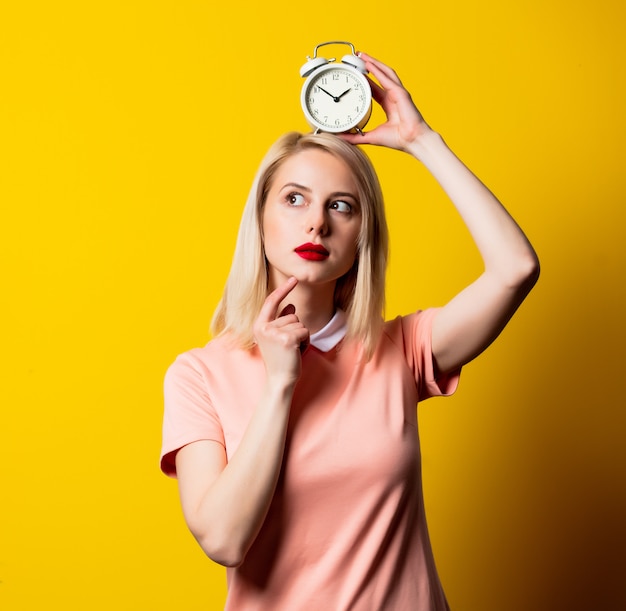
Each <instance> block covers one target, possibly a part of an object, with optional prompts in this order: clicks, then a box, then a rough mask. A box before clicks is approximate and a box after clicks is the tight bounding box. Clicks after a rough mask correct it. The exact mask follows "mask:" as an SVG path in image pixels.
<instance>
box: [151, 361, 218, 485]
mask: <svg viewBox="0 0 626 611" xmlns="http://www.w3.org/2000/svg"><path fill="white" fill-rule="evenodd" d="M163 390H164V400H165V412H164V416H163V443H162V447H161V470H162V471H163V472H164V473H165V474H166V475H169V476H170V477H175V476H176V464H175V458H176V452H177V451H178V450H179V449H180V448H182V447H183V446H185V445H187V444H189V443H192V442H194V441H200V440H204V439H209V440H212V441H217V442H219V443H221V444H222V445H224V433H223V431H222V426H221V423H220V420H219V417H218V415H217V413H216V412H215V409H214V408H213V405H212V403H211V398H210V396H209V394H208V390H207V384H206V372H205V371H204V365H203V364H202V362H201V361H200V360H199V359H197V358H195V357H194V356H193V351H191V352H187V353H185V354H182V355H181V356H179V357H178V358H177V359H176V360H175V361H174V363H173V364H172V365H171V366H170V368H169V369H168V370H167V373H166V375H165V383H164V389H163Z"/></svg>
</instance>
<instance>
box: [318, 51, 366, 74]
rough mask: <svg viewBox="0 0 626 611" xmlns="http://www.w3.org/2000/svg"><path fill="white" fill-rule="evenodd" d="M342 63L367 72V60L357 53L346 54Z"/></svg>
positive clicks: (364, 72)
mask: <svg viewBox="0 0 626 611" xmlns="http://www.w3.org/2000/svg"><path fill="white" fill-rule="evenodd" d="M341 63H343V64H348V66H352V67H353V68H356V69H357V70H358V71H359V72H362V73H363V74H367V68H366V67H365V62H364V61H363V60H362V59H361V58H360V57H358V56H357V55H344V56H343V57H342V58H341ZM316 67H317V66H316Z"/></svg>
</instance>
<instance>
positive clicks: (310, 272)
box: [262, 149, 361, 288]
mask: <svg viewBox="0 0 626 611" xmlns="http://www.w3.org/2000/svg"><path fill="white" fill-rule="evenodd" d="M262 224H263V237H264V246H265V256H266V258H267V261H268V264H269V279H270V288H275V287H276V286H279V285H280V284H282V283H283V282H285V281H286V280H287V278H289V277H290V276H295V277H296V278H297V279H298V280H299V282H300V283H301V284H302V283H309V284H317V285H320V284H329V283H332V285H333V286H334V284H335V283H336V281H337V279H338V278H340V277H341V276H343V275H344V274H346V273H347V272H348V271H349V270H350V268H351V267H352V264H353V263H354V260H355V258H356V254H357V243H358V239H359V233H360V230H361V207H360V203H359V200H358V190H357V185H356V182H355V179H354V176H353V174H352V172H351V170H350V168H349V167H348V165H347V164H346V163H345V162H344V161H343V160H341V159H339V158H338V157H335V156H333V155H331V154H330V153H327V152H325V151H322V150H319V149H308V150H305V151H301V152H299V153H296V154H295V155H293V156H291V157H289V158H288V159H287V160H286V161H284V162H283V164H282V165H281V166H280V167H279V168H278V170H277V172H276V174H275V175H274V178H273V182H272V185H271V188H270V190H269V192H268V194H267V199H266V201H265V206H264V208H263V215H262Z"/></svg>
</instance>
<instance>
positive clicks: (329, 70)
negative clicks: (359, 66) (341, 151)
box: [302, 64, 372, 133]
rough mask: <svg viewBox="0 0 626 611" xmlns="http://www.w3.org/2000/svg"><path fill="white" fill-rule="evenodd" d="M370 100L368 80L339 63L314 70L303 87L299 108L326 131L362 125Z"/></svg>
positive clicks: (368, 112)
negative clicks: (300, 106)
mask: <svg viewBox="0 0 626 611" xmlns="http://www.w3.org/2000/svg"><path fill="white" fill-rule="evenodd" d="M371 102H372V93H371V89H370V85H369V83H368V82H367V79H366V78H365V77H364V76H363V75H362V74H360V73H358V72H356V71H355V70H353V69H351V68H347V67H343V66H341V65H340V64H339V65H336V66H325V67H323V68H321V69H318V70H316V71H315V72H314V73H313V74H311V76H309V78H308V79H307V81H306V82H305V83H304V87H303V89H302V107H303V109H304V112H305V114H306V115H307V118H308V119H309V122H310V123H311V124H312V125H313V126H314V127H317V128H318V129H321V130H322V131H326V132H333V133H339V132H346V131H350V130H351V129H353V128H354V127H363V126H364V125H365V123H367V120H368V119H369V116H370V112H371V108H372V106H371Z"/></svg>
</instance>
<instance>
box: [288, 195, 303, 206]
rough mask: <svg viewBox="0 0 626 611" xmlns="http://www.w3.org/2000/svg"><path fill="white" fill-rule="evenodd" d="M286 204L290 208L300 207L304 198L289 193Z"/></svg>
mask: <svg viewBox="0 0 626 611" xmlns="http://www.w3.org/2000/svg"><path fill="white" fill-rule="evenodd" d="M287 202H288V203H289V204H290V205H291V206H302V205H303V204H304V196H303V195H300V193H290V194H289V195H288V196H287Z"/></svg>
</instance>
